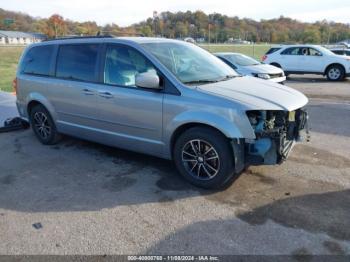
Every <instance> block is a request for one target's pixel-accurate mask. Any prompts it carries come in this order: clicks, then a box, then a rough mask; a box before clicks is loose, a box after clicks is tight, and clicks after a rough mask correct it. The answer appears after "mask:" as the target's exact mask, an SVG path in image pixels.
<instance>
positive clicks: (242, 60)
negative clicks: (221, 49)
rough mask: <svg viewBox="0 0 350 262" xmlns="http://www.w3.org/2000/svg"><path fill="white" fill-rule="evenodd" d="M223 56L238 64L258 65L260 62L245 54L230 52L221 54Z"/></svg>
mask: <svg viewBox="0 0 350 262" xmlns="http://www.w3.org/2000/svg"><path fill="white" fill-rule="evenodd" d="M223 57H224V58H225V59H227V60H228V61H229V62H231V63H233V64H235V65H239V66H254V65H260V62H258V61H256V60H255V59H253V58H251V57H249V56H246V55H240V54H230V55H223Z"/></svg>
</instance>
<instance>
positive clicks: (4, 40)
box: [0, 30, 47, 45]
mask: <svg viewBox="0 0 350 262" xmlns="http://www.w3.org/2000/svg"><path fill="white" fill-rule="evenodd" d="M46 38H47V37H46V35H44V34H39V33H25V32H18V31H3V30H0V45H1V44H3V45H7V44H8V45H27V44H32V43H38V42H41V41H43V40H45V39H46Z"/></svg>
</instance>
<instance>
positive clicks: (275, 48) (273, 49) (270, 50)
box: [266, 47, 281, 55]
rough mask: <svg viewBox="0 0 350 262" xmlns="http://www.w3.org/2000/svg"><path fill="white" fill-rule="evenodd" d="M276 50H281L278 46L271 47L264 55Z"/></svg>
mask: <svg viewBox="0 0 350 262" xmlns="http://www.w3.org/2000/svg"><path fill="white" fill-rule="evenodd" d="M278 50H281V48H280V47H272V48H270V49H269V51H267V53H266V55H270V54H273V53H275V52H277V51H278Z"/></svg>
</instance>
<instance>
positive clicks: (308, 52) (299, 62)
mask: <svg viewBox="0 0 350 262" xmlns="http://www.w3.org/2000/svg"><path fill="white" fill-rule="evenodd" d="M262 60H263V62H264V63H265V64H270V65H274V66H277V67H280V68H282V69H283V70H284V72H285V73H286V75H288V74H320V75H325V76H327V78H328V80H330V81H340V80H343V79H344V78H345V77H348V76H350V58H349V57H346V56H339V55H336V54H334V53H333V52H332V51H330V50H328V49H326V48H324V47H322V46H318V45H288V46H280V47H273V48H271V49H270V50H269V51H268V52H267V53H266V54H265V55H264V56H263V58H262Z"/></svg>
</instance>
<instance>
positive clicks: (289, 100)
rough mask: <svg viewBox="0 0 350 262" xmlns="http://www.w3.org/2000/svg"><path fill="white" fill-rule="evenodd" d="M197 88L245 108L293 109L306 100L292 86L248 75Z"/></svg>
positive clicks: (303, 103) (299, 106)
mask: <svg viewBox="0 0 350 262" xmlns="http://www.w3.org/2000/svg"><path fill="white" fill-rule="evenodd" d="M197 88H198V90H199V91H202V92H205V93H210V94H213V95H216V96H220V97H224V98H226V99H229V100H232V101H234V102H237V103H239V104H240V105H241V106H242V107H244V108H245V109H246V110H285V111H293V110H296V109H298V108H301V107H303V106H305V105H306V104H307V102H308V99H307V97H306V96H305V95H303V94H302V93H300V92H299V91H297V90H295V89H293V88H290V87H287V86H284V85H280V84H276V83H273V82H271V81H267V80H262V79H259V78H255V77H249V76H244V77H235V78H233V79H230V80H227V81H221V82H217V83H212V84H207V85H201V86H198V87H197Z"/></svg>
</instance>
